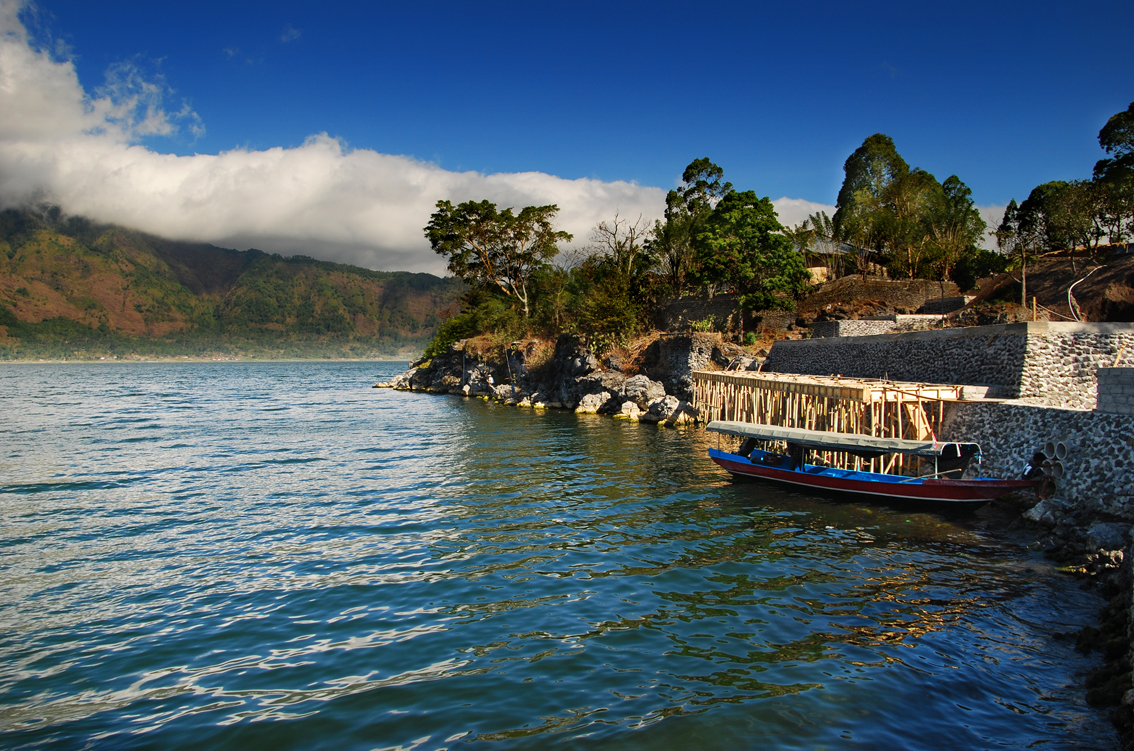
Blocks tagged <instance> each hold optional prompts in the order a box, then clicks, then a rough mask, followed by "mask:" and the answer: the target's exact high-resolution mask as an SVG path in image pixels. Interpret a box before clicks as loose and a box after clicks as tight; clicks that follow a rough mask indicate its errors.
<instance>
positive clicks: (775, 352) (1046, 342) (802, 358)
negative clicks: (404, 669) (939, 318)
mask: <svg viewBox="0 0 1134 751" xmlns="http://www.w3.org/2000/svg"><path fill="white" fill-rule="evenodd" d="M1123 347H1125V348H1127V349H1130V350H1131V351H1134V324H1130V323H1050V322H1047V321H1039V322H1035V323H1013V324H1004V325H998V326H972V327H967V328H957V329H938V330H933V331H916V332H909V333H897V334H884V335H880V336H854V337H839V338H833V339H801V340H785V341H779V342H776V343H775V345H774V346H773V347H772V351H771V352H770V353H769V355H768V360H767V362H766V363H765V364H764V370H766V371H773V372H779V373H807V374H812V375H844V376H850V377H854V378H884V377H889V378H892V379H896V380H903V381H919V382H927V383H963V384H979V385H988V386H994V387H996V388H995V390H994V391H993V392H992V393H990V394H989V396H1000V397H1005V398H1025V399H1030V400H1033V401H1036V402H1037V403H1041V404H1050V405H1053V406H1062V407H1073V408H1079V409H1093V408H1094V407H1095V402H1096V377H1097V376H1096V374H1097V371H1098V369H1099V368H1100V367H1105V366H1108V365H1110V364H1111V363H1113V361H1114V359H1115V355H1116V354H1118V353H1119V351H1121V350H1122V349H1123Z"/></svg>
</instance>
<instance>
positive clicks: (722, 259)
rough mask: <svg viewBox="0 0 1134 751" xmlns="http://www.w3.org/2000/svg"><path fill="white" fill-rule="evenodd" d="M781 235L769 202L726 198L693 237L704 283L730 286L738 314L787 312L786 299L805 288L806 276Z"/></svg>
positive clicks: (749, 194)
mask: <svg viewBox="0 0 1134 751" xmlns="http://www.w3.org/2000/svg"><path fill="white" fill-rule="evenodd" d="M783 229H784V228H783V226H782V225H781V224H780V222H779V218H778V217H777V216H776V210H775V208H774V207H773V206H772V202H771V201H770V200H769V199H768V198H758V197H757V196H756V193H755V192H754V191H751V190H746V191H744V192H735V191H733V192H730V193H728V194H726V195H725V196H724V197H723V198H722V199H721V200H720V202H719V203H717V205H716V207H715V208H714V209H713V213H712V214H711V215H710V216H709V218H708V220H707V221H706V222H705V228H704V230H702V232H701V233H700V234H699V235H698V236H697V243H696V247H697V251H698V256H697V260H698V262H699V263H700V266H701V273H702V276H703V278H704V279H705V281H708V282H716V283H724V284H728V285H731V286H735V287H736V289H737V290H738V291H739V292H740V293H741V296H740V306H741V307H742V308H743V309H746V310H764V309H771V308H786V309H789V310H790V309H791V308H792V307H794V305H793V302H792V300H791V297H790V296H791V295H794V294H798V293H799V292H802V291H803V290H804V289H805V288H806V286H807V280H808V273H807V268H806V266H805V265H804V262H803V254H802V253H798V252H796V251H795V250H794V249H793V248H792V245H791V241H790V240H789V239H788V238H787V237H786V236H785V235H784V234H783Z"/></svg>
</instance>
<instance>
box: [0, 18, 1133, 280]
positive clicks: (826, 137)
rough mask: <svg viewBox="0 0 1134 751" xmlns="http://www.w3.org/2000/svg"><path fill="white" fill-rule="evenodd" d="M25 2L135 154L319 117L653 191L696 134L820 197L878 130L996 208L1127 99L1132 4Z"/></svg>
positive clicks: (668, 182) (779, 185) (1061, 165)
mask: <svg viewBox="0 0 1134 751" xmlns="http://www.w3.org/2000/svg"><path fill="white" fill-rule="evenodd" d="M11 1H12V0H5V2H9V3H10V2H11ZM38 16H39V22H38V26H36V25H35V24H32V23H31V22H29V21H28V19H29V18H31V15H30V14H29V12H28V9H27V8H26V7H25V8H24V11H23V14H22V15H21V18H22V19H23V20H24V22H25V24H27V25H28V28H29V32H30V33H31V35H32V36H33V37H35V38H37V39H39V40H40V41H41V42H42V40H44V39H45V38H47V37H48V36H50V37H52V38H54V39H56V40H60V41H62V42H64V43H65V44H66V46H67V48H68V50H69V52H66V53H64V54H62V55H60V54H56V55H54V59H55V60H56V61H62V60H64V59H65V58H66V59H69V61H70V63H71V64H72V65H73V66H74V71H75V73H76V74H77V79H78V82H79V85H80V86H81V87H82V89H83V91H84V92H85V96H86V97H88V99H97V98H98V96H99V95H100V90H99V87H100V86H101V85H103V84H104V76H105V75H106V72H107V70H108V69H111V68H113V67H114V66H119V68H121V67H122V66H124V65H125V66H129V68H130V70H131V71H132V72H133V73H135V74H136V75H137V76H139V77H140V78H141V79H143V80H145V81H148V82H151V83H162V82H164V93H163V98H162V100H161V106H162V111H163V112H164V113H165V114H166V116H167V121H168V122H169V123H171V124H172V125H173V126H174V128H175V129H173V130H171V132H169V133H168V134H166V135H146V134H145V133H143V132H137V131H135V132H134V133H132V134H128V136H124V138H125V139H126V140H130V139H132V141H131V142H132V143H141V144H142V145H144V147H145V148H146V149H148V150H149V151H150V152H153V153H154V154H177V155H182V156H188V155H193V154H210V155H215V154H219V153H222V152H228V151H231V150H234V149H236V150H241V151H243V152H256V153H258V152H262V151H265V150H270V149H272V148H274V147H283V148H284V149H285V150H286V149H301V148H302V147H303V146H304V144H305V143H309V139H310V138H311V137H312V136H314V135H317V134H324V133H325V134H327V135H328V136H330V137H331V138H332V139H337V143H338V145H339V147H340V148H341V149H342V150H343V151H344V152H351V151H353V150H361V151H373V152H375V153H376V154H380V155H402V156H408V157H412V160H413V161H415V162H419V163H426V164H429V165H433V166H435V167H437V168H440V170H442V171H444V172H446V173H449V172H457V173H465V172H468V171H475V172H477V173H481V174H483V175H495V174H498V173H500V174H511V173H528V172H537V173H545V174H546V175H550V176H555V177H557V178H563V179H564V180H566V181H575V180H577V179H579V178H587V179H589V180H590V181H593V183H594V184H603V185H605V184H608V183H612V184H621V183H623V182H625V183H631V184H634V185H637V186H640V187H643V188H660V189H668V188H670V187H673V185H674V184H675V182H676V181H677V180H678V179H679V177H680V174H681V171H682V169H683V168H684V166H685V165H686V164H687V163H688V162H689V161H690V160H692V159H694V158H696V157H701V156H708V157H710V158H711V159H713V160H714V161H715V162H717V163H718V164H719V165H721V166H722V167H723V168H724V170H725V174H726V177H727V178H728V179H729V180H731V181H732V182H733V183H734V185H736V186H737V187H738V188H741V189H754V190H756V191H757V192H758V193H759V194H760V195H768V196H770V197H772V198H773V199H778V198H780V197H787V198H794V199H802V201H806V202H812V203H814V204H827V205H829V204H833V203H834V200H835V196H836V194H837V192H838V189H839V185H840V183H841V180H842V164H843V161H844V160H845V159H846V157H847V156H848V155H849V154H850V153H851V152H852V151H853V150H854V149H855V148H856V147H857V146H858V145H859V144H861V142H862V140H863V139H864V138H865V137H866V136H868V135H870V134H872V133H875V132H883V133H886V134H888V135H890V136H892V137H893V138H894V140H895V142H896V144H897V146H898V149H899V151H900V152H901V154H902V155H903V156H904V157H905V158H906V160H907V161H908V162H909V163H910V164H911V165H915V166H920V167H923V168H925V169H928V170H929V171H930V172H933V173H934V174H935V175H937V177H938V178H939V179H944V178H945V177H947V176H948V175H950V174H954V173H955V174H957V175H959V176H960V177H961V179H963V180H964V181H965V182H966V183H968V185H969V186H970V187H971V188H972V189H973V193H974V198H975V199H976V201H977V203H978V204H981V205H986V206H989V205H991V206H1002V205H1003V204H1005V203H1006V202H1007V201H1008V200H1009V199H1011V198H1016V199H1017V200H1022V199H1023V198H1024V197H1026V195H1027V193H1028V192H1029V191H1030V189H1031V188H1032V187H1034V186H1035V185H1036V184H1038V183H1040V182H1044V181H1047V180H1052V179H1073V178H1080V177H1084V178H1085V177H1089V175H1090V171H1091V167H1092V166H1093V164H1094V162H1095V161H1096V160H1097V159H1099V158H1100V157H1101V156H1102V152H1101V151H1100V149H1099V148H1098V144H1097V141H1096V140H1095V138H1096V135H1097V133H1098V130H1099V128H1100V127H1101V126H1102V124H1103V123H1104V122H1105V121H1106V118H1107V117H1109V116H1110V115H1111V114H1114V113H1115V112H1118V111H1119V110H1123V109H1125V108H1126V106H1127V104H1129V103H1130V101H1131V100H1134V45H1130V44H1129V43H1128V41H1127V40H1128V39H1129V37H1130V33H1131V31H1132V30H1134V4H1132V3H1117V2H1111V3H1079V4H1075V5H1072V4H1069V3H1060V4H1055V3H1048V4H1044V3H1029V4H1023V3H1020V4H1011V5H1010V4H983V3H979V4H978V3H948V4H945V3H941V4H933V5H930V4H915V3H859V4H853V5H852V4H822V3H796V4H776V5H772V4H757V3H751V4H718V3H682V4H645V3H609V2H607V3H571V4H559V5H551V4H528V3H524V4H521V3H483V4H475V5H473V4H457V3H430V4H424V3H420V4H415V3H333V2H330V3H319V4H312V3H291V2H275V3H256V2H248V3H239V4H230V3H217V2H195V3H180V4H176V5H167V4H164V3H152V2H144V3H143V2H117V3H113V4H106V3H90V2H89V1H88V2H77V1H75V0H42V2H41V3H40V4H39V6H38ZM186 107H187V109H186V110H185V112H188V111H189V110H191V113H189V114H187V115H186V116H184V117H181V118H180V119H179V118H178V117H176V114H177V112H178V111H181V110H183V109H184V108H186ZM194 125H196V126H198V127H197V128H196V130H197V131H198V132H199V131H200V128H202V127H203V135H200V136H194V130H195V128H194V127H193V126H194ZM590 184H592V183H588V185H590ZM468 189H469V190H474V189H475V188H474V187H472V186H469V187H468ZM626 190H630V189H629V188H627V189H626ZM489 192H491V191H489ZM545 194H546V191H545V192H544V193H541V194H540V195H541V196H542V195H545ZM658 195H660V193H656V192H647V193H643V194H642V195H641V196H639V198H640V199H641V201H640V205H650V204H651V201H652V202H654V203H655V204H656V202H657V197H658ZM438 197H442V196H438ZM445 197H447V196H445ZM592 198H593V196H592ZM432 200H435V199H432ZM432 200H431V201H430V204H429V205H431V204H432ZM596 200H597V199H596ZM620 202H621V203H623V204H625V206H622V207H621V208H622V209H623V210H625V208H627V207H629V208H631V209H636V208H637V207H638V206H639V204H636V203H634V201H632V200H630V199H629V198H625V197H624V198H622V199H620ZM78 204H81V202H77V205H78ZM561 205H562V204H561ZM810 205H811V204H807V206H810ZM96 213H97V212H96ZM582 213H586V212H581V213H580V217H581V216H582ZM611 213H613V209H611ZM647 213H648V212H647ZM781 213H784V212H783V210H781ZM789 213H790V212H789ZM578 221H580V222H581V221H582V219H581V218H579V219H578ZM418 227H420V225H418ZM230 229H231V228H230ZM237 229H239V228H237ZM261 230H262V228H261ZM356 234H357V233H356ZM403 234H404V235H405V236H406V237H408V236H409V234H410V233H409V232H408V231H407V232H406V233H403ZM576 234H577V235H578V234H580V233H579V232H578V231H577V232H576ZM226 237H227V238H229V239H231V240H233V241H235V240H241V239H248V240H256V239H258V238H259V236H258V235H257V234H256V232H255V231H249V232H244V233H243V234H242V232H241V231H230V232H228V235H226ZM329 242H331V244H332V245H333V244H334V243H336V242H337V243H339V244H340V245H343V246H344V247H345V246H346V245H349V244H350V242H348V241H344V240H343V239H342V238H337V239H334V238H332V240H331V241H329ZM384 242H386V244H387V245H389V243H390V242H393V240H385V241H384ZM407 242H408V241H407ZM413 242H417V243H419V244H418V245H415V246H414V250H413V252H414V253H417V252H419V251H420V241H416V240H415V241H413ZM363 244H365V243H363ZM411 244H412V243H411ZM330 247H331V246H330V245H329V246H328V248H330ZM375 247H377V246H375ZM285 249H286V248H285ZM387 249H389V248H387ZM426 250H427V249H426ZM327 252H328V253H330V254H331V255H334V251H333V249H331V250H328V251H327ZM406 253H410V250H407V251H406ZM379 256H380V260H381V262H382V263H387V264H388V263H392V262H394V261H395V260H401V261H406V260H407V259H408V258H409V255H404V256H402V257H400V259H399V258H395V257H394V256H390V255H388V254H387V255H382V254H381V253H379ZM379 256H375V258H376V259H378V258H379ZM342 257H343V258H344V259H346V260H353V261H354V262H362V263H364V265H371V266H374V265H381V263H379V262H378V261H372V262H369V263H368V262H366V259H365V258H363V257H362V256H358V255H357V254H355V255H350V254H347V255H344V256H342ZM422 263H426V261H424V260H423V261H422ZM411 265H412V263H411Z"/></svg>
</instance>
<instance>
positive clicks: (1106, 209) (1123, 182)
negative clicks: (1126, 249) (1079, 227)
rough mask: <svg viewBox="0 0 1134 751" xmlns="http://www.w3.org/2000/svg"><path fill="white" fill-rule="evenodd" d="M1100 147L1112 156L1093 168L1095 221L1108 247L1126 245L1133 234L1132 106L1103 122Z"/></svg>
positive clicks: (1133, 149)
mask: <svg viewBox="0 0 1134 751" xmlns="http://www.w3.org/2000/svg"><path fill="white" fill-rule="evenodd" d="M1099 146H1101V147H1102V148H1103V150H1104V151H1105V152H1106V153H1107V154H1110V155H1111V156H1110V157H1109V158H1107V159H1102V160H1099V162H1098V163H1097V164H1096V165H1095V180H1094V181H1095V183H1097V185H1098V191H1099V205H1100V210H1099V214H1098V220H1099V223H1100V225H1101V226H1102V227H1103V229H1104V230H1105V231H1106V234H1107V235H1108V236H1109V239H1110V242H1111V243H1120V242H1125V241H1126V240H1127V239H1128V238H1129V237H1130V236H1131V235H1132V234H1134V102H1131V103H1130V106H1128V107H1127V108H1126V110H1125V111H1124V112H1119V113H1116V114H1115V115H1112V116H1111V118H1110V119H1109V120H1107V121H1106V125H1104V126H1103V127H1102V129H1101V130H1100V131H1099Z"/></svg>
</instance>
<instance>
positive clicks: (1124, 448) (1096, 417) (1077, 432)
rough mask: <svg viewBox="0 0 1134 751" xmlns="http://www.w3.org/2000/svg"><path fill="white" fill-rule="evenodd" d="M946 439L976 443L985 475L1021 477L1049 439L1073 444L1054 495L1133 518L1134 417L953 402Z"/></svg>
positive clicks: (1022, 405) (1090, 508)
mask: <svg viewBox="0 0 1134 751" xmlns="http://www.w3.org/2000/svg"><path fill="white" fill-rule="evenodd" d="M941 437H942V438H943V439H945V440H955V441H974V442H976V443H979V444H980V446H981V449H982V451H983V453H984V464H983V467H982V469H983V473H984V474H985V475H986V476H990V477H1005V478H1010V477H1019V476H1020V473H1021V472H1022V470H1023V468H1024V465H1025V464H1026V463H1027V462H1028V460H1029V459H1031V457H1032V455H1033V454H1034V453H1035V452H1036V451H1038V450H1040V449H1041V448H1042V447H1043V445H1044V444H1045V443H1046V442H1048V441H1063V442H1064V443H1066V444H1068V445H1069V446H1071V447H1072V449H1071V452H1070V454H1068V456H1067V459H1066V460H1065V461H1064V467H1065V474H1064V477H1063V479H1062V480H1061V481H1059V482H1058V483H1057V485H1056V489H1055V495H1054V498H1055V499H1056V500H1059V501H1062V502H1065V503H1069V504H1073V505H1075V506H1076V507H1078V508H1082V509H1085V510H1088V511H1090V512H1093V513H1095V514H1105V515H1110V516H1115V517H1119V518H1121V519H1124V520H1127V521H1134V483H1132V482H1130V473H1131V471H1132V470H1134V417H1132V416H1130V415H1115V414H1107V413H1103V412H1096V411H1093V410H1090V411H1088V410H1074V409H1058V408H1054V407H1045V406H1040V405H1036V404H1025V403H1020V402H1004V403H996V402H969V403H956V404H950V405H948V411H947V413H946V416H945V425H944V427H943V429H942V433H941Z"/></svg>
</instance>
